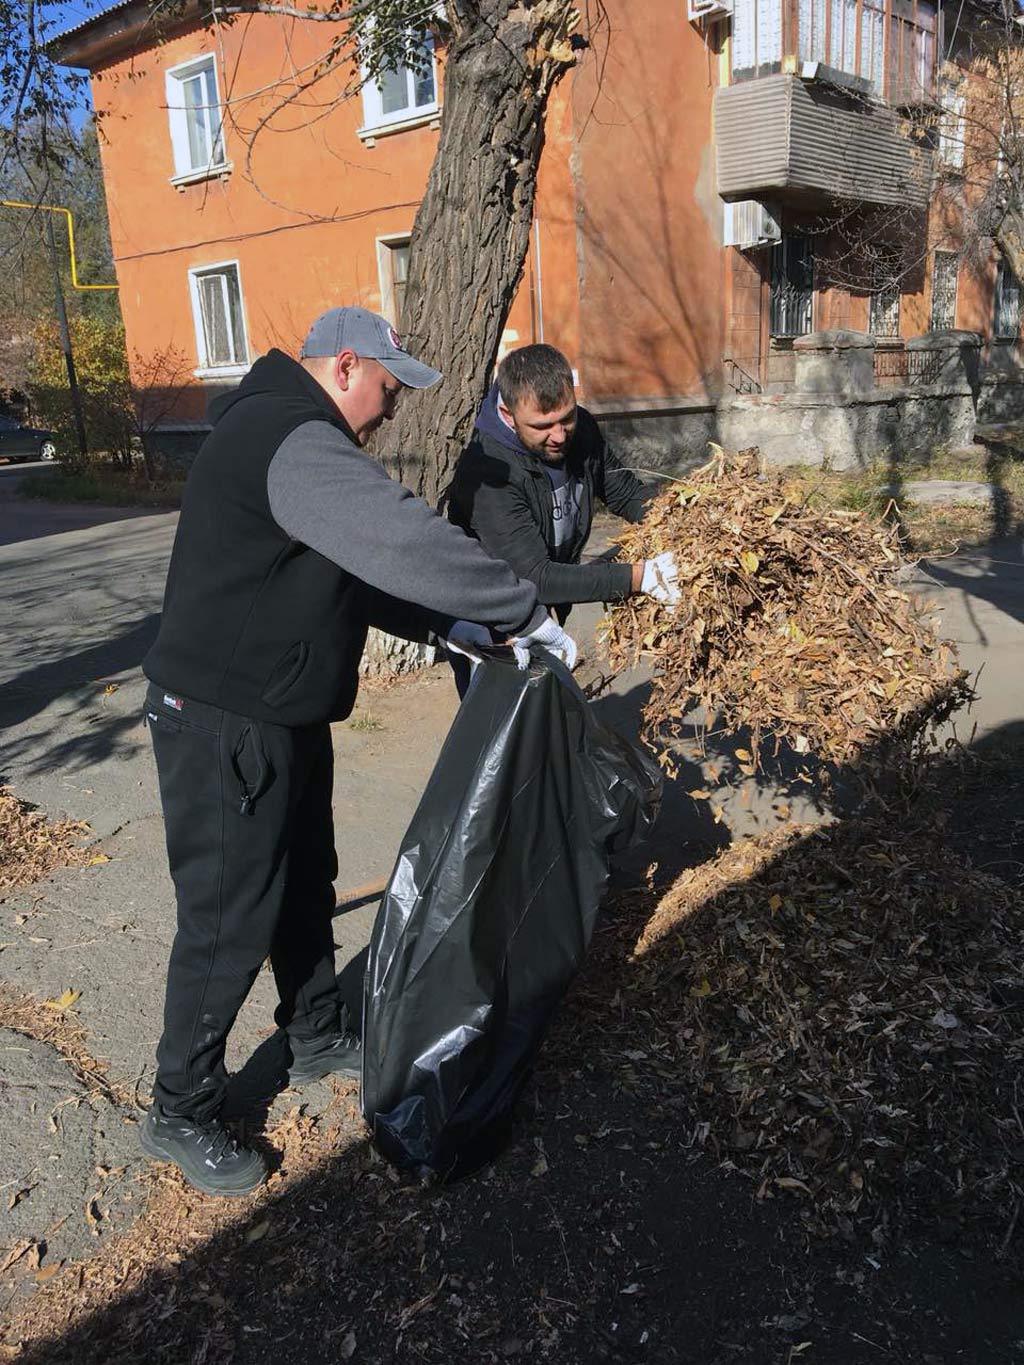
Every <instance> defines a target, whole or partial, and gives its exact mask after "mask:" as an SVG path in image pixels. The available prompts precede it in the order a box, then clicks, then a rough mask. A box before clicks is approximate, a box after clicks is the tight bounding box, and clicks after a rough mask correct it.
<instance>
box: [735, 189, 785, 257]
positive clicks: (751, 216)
mask: <svg viewBox="0 0 1024 1365" xmlns="http://www.w3.org/2000/svg"><path fill="white" fill-rule="evenodd" d="M781 240H782V224H781V223H780V222H779V216H778V210H777V209H774V207H773V208H769V207H768V205H767V204H762V203H761V202H760V200H758V199H741V200H740V201H739V203H737V204H726V205H725V214H724V216H723V219H722V245H723V246H738V247H739V248H740V250H746V249H747V248H748V247H752V246H764V245H765V244H766V243H767V242H779V241H781Z"/></svg>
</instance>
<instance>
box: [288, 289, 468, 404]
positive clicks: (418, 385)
mask: <svg viewBox="0 0 1024 1365" xmlns="http://www.w3.org/2000/svg"><path fill="white" fill-rule="evenodd" d="M342 351H354V352H355V353H356V355H358V356H364V357H365V358H366V359H367V360H379V361H380V363H381V364H382V365H383V366H384V368H385V369H386V370H387V371H388V372H389V373H390V374H393V375H394V376H395V378H396V379H397V380H399V381H400V382H401V383H403V384H407V385H408V387H409V388H410V389H429V388H431V387H432V386H433V385H434V384H436V383H438V381H439V380H440V379H441V377H442V376H441V371H440V370H434V369H431V367H430V366H429V365H424V364H423V362H422V361H420V360H414V359H413V358H412V356H411V355H410V354H409V352H408V351H407V350H406V349H405V346H404V345H403V344H402V338H401V337H400V336H399V335H398V333H397V332H396V331H395V329H394V328H393V327H392V326H391V323H390V322H388V320H387V318H382V317H380V316H379V315H378V314H377V313H370V312H368V311H367V310H366V309H365V308H328V310H327V312H326V313H321V314H320V316H319V317H318V318H317V320H316V322H314V323H313V326H312V327H311V328H310V329H309V332H308V333H307V335H306V340H305V341H304V342H303V343H302V350H301V351H300V352H299V357H300V359H302V360H305V359H306V358H307V357H310V356H327V355H339V354H340V353H341V352H342Z"/></svg>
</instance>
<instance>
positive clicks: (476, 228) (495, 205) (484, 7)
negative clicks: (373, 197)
mask: <svg viewBox="0 0 1024 1365" xmlns="http://www.w3.org/2000/svg"><path fill="white" fill-rule="evenodd" d="M447 9H448V16H449V21H450V23H451V25H452V30H453V32H452V39H451V43H450V45H449V49H448V56H447V61H446V64H445V68H444V115H443V119H442V123H441V138H440V143H439V146H438V149H437V155H436V156H435V158H434V163H433V166H432V167H431V171H430V178H429V180H428V182H427V189H426V193H425V195H424V198H423V202H422V204H421V205H420V209H419V213H418V214H417V216H416V223H415V226H414V228H413V233H412V250H411V254H410V261H409V280H408V283H407V285H406V291H405V300H404V303H403V313H404V316H403V328H404V331H405V334H406V336H405V340H406V344H407V345H408V347H409V349H410V351H411V352H412V353H413V355H416V356H420V357H422V358H423V359H424V360H426V361H428V362H429V363H430V364H431V365H435V366H437V368H438V369H440V370H442V371H443V373H444V380H443V381H442V383H441V384H439V385H438V386H437V388H436V389H432V390H429V391H428V392H426V393H422V394H417V395H415V396H413V395H408V396H407V399H406V402H405V403H404V404H403V406H402V407H401V408H400V409H399V412H398V415H397V417H396V419H395V421H394V422H393V423H391V425H390V427H389V428H388V429H387V430H385V431H383V432H382V433H381V445H382V447H386V451H387V458H388V462H389V464H391V465H392V468H393V471H394V472H395V473H396V474H397V476H398V477H399V478H400V479H401V480H402V482H403V483H405V484H407V485H408V486H409V487H410V488H412V489H413V490H414V491H416V492H418V493H420V494H422V495H423V496H424V497H426V498H427V499H428V500H429V501H431V502H436V501H437V499H438V497H439V495H440V494H441V492H442V491H443V490H444V488H445V487H446V485H447V484H448V482H449V480H450V478H451V474H452V470H453V468H454V466H455V461H456V460H457V458H458V455H459V452H460V450H461V448H462V446H463V444H464V442H465V440H466V439H467V437H468V436H469V433H470V431H471V429H472V425H473V418H474V416H475V414H476V412H477V409H478V408H479V405H480V402H481V400H482V398H483V396H484V394H485V392H486V389H487V383H488V381H489V379H490V376H491V371H492V368H493V366H494V362H495V358H496V356H497V353H498V346H499V343H500V341H501V333H502V330H503V328H504V326H505V319H506V318H507V316H508V310H509V307H510V306H511V303H512V299H513V297H514V295H515V291H516V288H517V286H518V284H519V281H520V279H521V278H522V274H523V262H524V260H525V258H526V252H527V249H528V247H529V241H530V228H531V225H532V222H533V207H534V198H535V195H536V190H537V168H538V165H539V163H540V156H541V151H542V148H543V145H544V117H545V112H546V109H547V101H548V96H549V94H550V93H551V90H552V88H553V86H554V85H555V83H556V82H557V81H558V79H559V77H560V76H562V75H563V74H564V73H565V72H566V71H567V70H568V69H569V68H570V67H571V66H572V65H573V64H574V62H575V51H574V48H573V45H572V43H571V41H570V38H571V35H572V32H573V30H574V29H575V27H576V25H577V23H578V22H579V13H578V11H577V10H576V9H575V7H574V6H573V4H572V3H571V0H535V2H534V3H533V4H529V2H528V0H519V3H514V2H513V0H476V3H468V2H467V0H448V5H447ZM391 452H397V453H396V454H394V455H392V454H391Z"/></svg>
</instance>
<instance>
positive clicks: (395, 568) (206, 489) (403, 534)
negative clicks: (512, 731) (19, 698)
mask: <svg viewBox="0 0 1024 1365" xmlns="http://www.w3.org/2000/svg"><path fill="white" fill-rule="evenodd" d="M211 416H212V417H213V419H214V427H213V431H212V432H211V433H210V435H209V436H208V437H207V439H206V441H204V443H203V446H202V448H201V449H200V451H199V454H198V455H197V456H196V460H195V463H194V465H193V466H192V469H191V471H190V473H189V478H188V483H187V485H186V488H185V496H184V498H183V500H182V508H181V519H180V521H179V523H178V531H177V535H176V537H175V541H174V550H173V553H172V556H171V565H170V571H169V574H168V578H167V590H166V594H165V597H164V612H163V618H162V620H161V624H160V632H159V635H158V636H157V640H156V642H155V644H154V645H153V648H152V649H151V650H150V651H149V653H148V654H147V656H146V658H145V660H144V662H143V669H144V671H145V673H146V675H147V677H149V678H150V679H151V680H152V681H153V682H155V683H157V684H158V685H159V686H161V687H164V688H167V689H168V690H169V691H171V692H175V693H181V694H182V695H183V696H185V697H189V698H192V699H193V700H195V701H201V702H206V703H207V704H209V705H212V706H218V707H222V708H223V709H224V710H227V711H233V712H236V713H238V714H240V715H244V716H251V717H253V718H255V719H257V720H266V721H271V722H275V723H277V724H281V725H291V726H298V725H306V724H311V723H315V722H320V721H324V720H340V719H343V718H344V717H345V716H347V715H348V714H349V712H350V711H351V709H352V705H353V703H354V701H355V696H356V690H357V686H358V665H359V659H360V656H361V654H362V650H363V645H364V643H365V639H366V631H367V628H368V626H370V625H380V626H382V627H383V628H384V629H386V630H389V631H391V632H392V633H393V634H401V635H406V636H407V637H408V638H411V639H420V640H425V639H427V638H428V637H429V634H430V631H431V630H432V629H433V630H436V631H438V632H441V633H443V631H444V629H445V628H446V626H447V625H448V624H450V622H451V620H452V619H453V618H456V617H463V618H465V619H468V620H475V621H480V622H482V623H483V624H485V625H490V626H494V627H496V628H497V629H499V630H501V631H505V632H509V633H515V632H516V631H519V630H522V629H524V628H525V626H526V624H527V623H528V621H529V620H530V618H531V616H533V615H534V614H535V610H536V592H535V590H534V589H533V587H532V585H530V584H528V583H524V582H521V581H519V580H518V579H517V578H516V577H515V575H514V574H513V573H512V572H511V571H510V570H509V568H508V566H507V565H505V564H498V563H496V562H495V561H493V560H492V559H490V558H489V557H488V556H487V555H485V554H483V553H482V552H481V551H480V549H479V547H478V546H476V545H474V544H473V543H472V541H470V540H469V539H467V537H465V536H464V535H462V534H460V533H459V532H458V531H456V530H455V528H454V527H452V526H449V525H448V524H447V523H446V522H445V521H444V520H443V519H442V518H440V517H438V516H437V514H436V513H435V512H434V511H433V510H432V509H431V508H430V507H428V506H427V504H426V503H425V502H423V501H422V500H421V499H420V498H416V497H414V496H413V494H412V493H410V492H409V490H408V489H406V488H403V487H402V485H401V484H399V483H396V482H395V480H393V479H390V478H389V477H388V476H387V474H386V473H385V472H384V470H383V469H382V468H381V466H380V465H379V464H378V463H377V461H375V460H373V459H371V458H370V457H369V456H367V455H365V454H364V453H363V452H362V451H361V450H360V448H359V446H358V444H357V442H356V440H355V437H354V436H353V434H352V432H351V431H350V429H349V428H348V426H347V425H346V423H345V422H344V420H343V419H342V417H341V415H340V414H339V412H338V410H337V408H336V407H335V406H334V404H333V403H332V402H331V400H330V398H329V397H328V395H327V394H326V392H325V391H324V390H323V389H322V388H321V387H320V385H319V384H318V383H317V382H316V380H315V379H313V377H312V376H311V375H310V374H309V373H307V371H306V370H304V369H303V368H302V366H301V365H299V364H297V363H296V362H295V361H294V360H291V359H290V358H289V357H288V356H286V355H284V354H283V353H282V352H281V351H277V350H273V351H271V352H270V353H269V355H267V356H265V357H264V358H263V359H262V360H258V361H257V362H256V364H255V365H254V366H253V367H252V369H251V370H250V372H249V374H248V375H247V376H246V377H245V379H244V380H243V381H242V383H241V384H240V385H239V387H238V388H237V389H236V390H235V391H234V392H233V393H231V394H228V395H226V396H225V398H223V399H220V400H218V402H217V403H216V404H214V405H213V407H212V409H211Z"/></svg>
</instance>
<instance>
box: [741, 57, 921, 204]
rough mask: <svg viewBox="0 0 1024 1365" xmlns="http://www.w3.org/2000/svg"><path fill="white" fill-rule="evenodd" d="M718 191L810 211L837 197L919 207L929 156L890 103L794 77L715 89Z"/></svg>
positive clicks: (815, 81) (838, 198)
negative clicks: (906, 132) (904, 128)
mask: <svg viewBox="0 0 1024 1365" xmlns="http://www.w3.org/2000/svg"><path fill="white" fill-rule="evenodd" d="M714 129H715V152H716V158H717V170H718V193H719V194H720V195H721V196H722V198H723V199H727V200H739V199H765V198H767V199H775V200H778V201H779V202H781V203H785V204H791V205H793V206H804V207H807V208H815V207H820V206H823V205H824V204H827V203H828V202H830V201H833V200H847V201H859V202H862V203H866V204H882V205H893V206H904V207H907V208H923V207H924V206H925V205H926V204H927V202H928V195H929V187H930V179H931V154H930V153H929V152H928V151H926V150H925V149H923V148H921V147H919V146H917V145H915V144H914V143H913V142H911V140H910V139H909V138H908V137H906V136H905V135H904V133H903V132H902V131H901V118H900V115H899V114H898V113H897V112H896V110H894V109H893V108H891V107H890V106H888V105H886V104H882V103H877V102H874V101H871V100H869V99H867V98H865V97H864V96H863V95H860V94H858V93H857V92H855V91H847V90H845V89H843V88H842V87H840V86H838V85H835V84H832V83H829V82H826V81H818V80H811V81H808V80H804V79H803V78H802V77H800V76H789V75H781V74H780V75H772V76H765V77H762V78H760V79H757V80H747V81H741V82H738V83H737V84H736V85H729V86H725V87H723V88H721V89H719V90H716V91H715V101H714Z"/></svg>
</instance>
